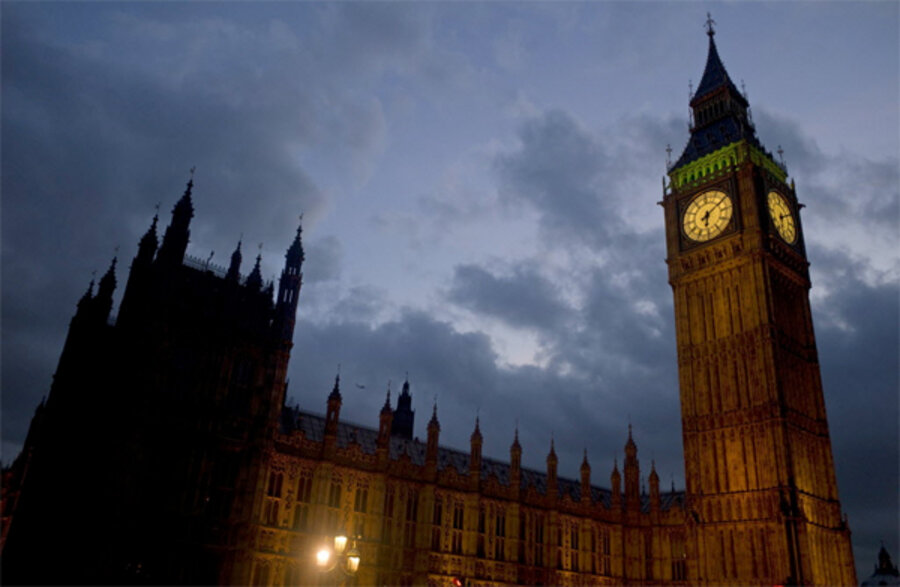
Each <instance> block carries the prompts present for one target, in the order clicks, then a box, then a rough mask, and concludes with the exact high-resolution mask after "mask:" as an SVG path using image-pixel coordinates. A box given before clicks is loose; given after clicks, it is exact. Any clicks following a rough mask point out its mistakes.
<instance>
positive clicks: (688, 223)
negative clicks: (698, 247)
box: [681, 190, 734, 242]
mask: <svg viewBox="0 0 900 587" xmlns="http://www.w3.org/2000/svg"><path fill="white" fill-rule="evenodd" d="M732 218H734V207H733V205H732V200H731V197H730V196H729V195H728V194H727V193H726V192H723V191H721V190H708V191H704V192H701V193H700V194H699V195H697V196H694V197H693V198H691V200H690V201H689V202H688V203H687V206H686V207H685V210H684V214H683V216H682V223H681V226H682V228H683V230H684V235H685V236H686V237H687V238H688V239H690V240H692V241H694V242H706V241H708V240H711V239H714V238H716V237H717V236H719V235H720V234H722V232H724V231H725V229H726V228H728V227H729V226H730V225H731V222H732Z"/></svg>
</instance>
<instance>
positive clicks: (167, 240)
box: [158, 169, 194, 265]
mask: <svg viewBox="0 0 900 587" xmlns="http://www.w3.org/2000/svg"><path fill="white" fill-rule="evenodd" d="M193 187H194V170H193V169H191V179H190V180H188V183H187V188H186V189H185V190H184V195H182V196H181V199H180V200H178V202H177V203H176V204H175V207H174V208H172V221H171V222H170V223H169V226H168V227H166V234H165V235H164V236H163V242H162V246H161V247H160V248H159V257H158V259H159V260H160V261H161V262H162V263H165V264H168V265H180V264H181V263H182V262H183V261H184V253H185V251H186V250H187V246H188V241H189V240H190V236H191V231H190V225H191V218H193V216H194V204H193V202H192V201H191V190H192V189H193Z"/></svg>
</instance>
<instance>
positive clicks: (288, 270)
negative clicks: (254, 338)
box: [276, 215, 305, 344]
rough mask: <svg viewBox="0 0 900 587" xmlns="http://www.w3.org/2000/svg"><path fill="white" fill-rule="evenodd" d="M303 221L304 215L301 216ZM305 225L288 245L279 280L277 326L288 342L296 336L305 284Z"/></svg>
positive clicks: (282, 336)
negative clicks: (303, 237) (295, 328)
mask: <svg viewBox="0 0 900 587" xmlns="http://www.w3.org/2000/svg"><path fill="white" fill-rule="evenodd" d="M300 222H301V223H302V222H303V216H302V215H301V216H300ZM302 235H303V225H302V224H300V225H298V226H297V235H296V236H295V237H294V242H292V243H291V246H290V247H288V250H287V252H286V253H285V255H284V268H283V269H282V270H281V278H280V279H279V280H278V298H277V303H276V327H277V328H278V329H279V331H280V335H281V339H282V340H283V341H285V342H287V343H288V344H290V343H291V341H292V340H293V338H294V324H295V322H296V318H297V301H298V299H299V297H300V287H301V286H302V285H303V273H302V272H301V268H302V267H303V260H304V258H305V257H304V255H303V240H302Z"/></svg>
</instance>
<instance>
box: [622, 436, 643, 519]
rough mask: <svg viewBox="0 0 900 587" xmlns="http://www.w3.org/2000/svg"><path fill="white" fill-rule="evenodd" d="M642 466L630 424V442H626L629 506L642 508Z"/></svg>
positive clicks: (626, 477) (626, 489)
mask: <svg viewBox="0 0 900 587" xmlns="http://www.w3.org/2000/svg"><path fill="white" fill-rule="evenodd" d="M640 499H641V468H640V465H639V463H638V459H637V445H636V444H635V443H634V439H633V438H632V436H631V424H629V425H628V442H626V443H625V503H626V504H627V505H628V507H629V508H640Z"/></svg>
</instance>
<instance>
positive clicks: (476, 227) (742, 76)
mask: <svg viewBox="0 0 900 587" xmlns="http://www.w3.org/2000/svg"><path fill="white" fill-rule="evenodd" d="M898 6H900V5H898V3H896V2H883V3H875V2H873V3H849V2H833V3H811V2H805V3H726V4H704V3H649V2H645V3H609V2H602V3H601V2H597V3H562V4H550V3H540V2H538V3H479V2H468V3H461V4H441V3H428V4H412V3H391V2H385V3H375V4H365V5H363V4H355V3H324V4H320V3H284V2H279V3H273V4H265V3H252V4H250V3H247V4H244V3H234V2H229V3H222V4H219V3H213V2H196V3H181V2H160V3H128V4H119V3H113V2H101V3H84V4H82V3H75V2H70V3H66V4H56V3H48V2H41V3H31V2H28V3H26V2H21V3H17V2H8V1H7V2H3V6H2V8H3V14H2V197H3V199H2V204H3V206H2V286H3V288H2V361H3V370H2V399H3V406H2V408H3V410H2V426H3V429H2V440H3V445H2V446H3V453H2V459H3V461H4V462H5V463H9V462H10V461H11V460H12V458H14V456H15V455H16V454H17V453H18V451H19V449H20V447H21V444H22V441H23V439H24V436H25V433H26V431H27V426H28V422H29V420H30V417H31V415H32V413H33V410H34V408H35V406H36V405H37V404H38V402H39V401H40V399H41V396H43V395H45V394H46V393H47V391H48V390H49V386H50V381H51V376H52V373H53V371H54V369H55V366H56V361H57V360H58V357H59V353H60V351H61V349H62V344H63V341H64V338H65V334H66V328H67V326H68V321H69V319H70V318H71V316H72V314H73V311H74V309H75V303H76V301H77V300H78V298H79V297H80V296H81V294H82V293H83V292H84V291H85V289H86V288H87V285H88V283H89V281H90V280H91V277H92V272H94V271H96V272H97V274H98V275H100V274H102V273H103V272H104V271H105V270H106V267H107V266H108V264H109V262H110V260H111V258H112V257H113V255H114V254H115V251H116V247H119V249H118V255H119V261H120V263H119V273H118V279H119V283H120V288H119V291H118V293H119V294H121V289H122V287H121V286H122V284H124V282H125V279H126V277H127V275H126V273H125V272H126V271H127V268H128V266H129V264H130V261H131V259H132V257H133V256H134V254H135V252H136V245H137V242H138V239H139V238H140V235H141V234H142V233H143V232H144V231H146V229H147V227H148V226H149V224H150V220H151V218H152V217H153V214H154V207H155V205H156V204H157V203H160V204H161V208H160V210H161V212H160V216H161V218H160V220H161V223H162V224H163V226H165V225H166V224H167V223H168V220H169V218H170V211H171V208H172V206H173V205H174V203H175V201H176V200H177V198H178V197H179V196H180V195H181V193H182V191H183V189H184V184H185V182H186V181H187V179H188V175H189V169H190V168H191V167H192V166H196V167H197V171H196V174H195V188H194V205H195V209H196V215H195V219H194V221H193V224H192V226H191V231H192V234H191V245H190V248H189V251H188V252H189V254H191V255H194V256H197V257H200V258H202V259H206V258H207V257H209V255H210V253H213V259H212V262H213V263H219V264H226V262H227V259H228V258H229V255H230V253H231V251H232V250H233V249H234V247H235V245H236V243H237V241H238V239H239V238H243V243H244V249H243V250H244V259H245V265H244V267H243V271H244V273H246V272H247V271H249V269H250V263H251V262H252V257H253V256H255V254H256V251H257V247H258V243H261V252H262V256H263V269H264V271H263V273H264V275H265V277H266V278H267V279H271V278H274V277H275V276H276V275H277V274H278V272H279V271H280V267H281V263H282V262H283V258H284V257H283V255H284V251H285V249H286V248H287V246H288V245H289V244H290V242H291V240H292V238H293V234H294V231H295V229H296V225H297V217H298V215H299V214H300V213H301V212H302V213H303V214H304V215H305V216H304V237H305V247H306V258H307V262H306V265H305V267H304V273H305V280H304V281H305V285H304V288H303V291H302V293H301V299H300V308H299V312H298V322H297V330H296V334H295V337H294V343H295V347H294V351H293V356H292V360H291V366H290V388H289V392H288V393H289V396H290V402H291V403H292V404H294V403H297V404H299V405H300V406H301V407H302V408H304V409H308V410H312V411H316V412H324V408H325V398H326V396H327V394H328V392H329V391H330V389H331V385H332V382H333V378H334V375H335V372H336V370H337V365H338V364H339V363H340V364H341V375H342V381H343V397H344V406H343V409H342V412H341V415H342V417H344V418H346V419H348V420H351V421H354V422H357V423H360V424H363V425H368V426H372V427H374V426H375V425H376V424H377V417H378V409H379V408H380V406H381V404H382V403H383V401H384V393H385V390H386V388H387V386H388V382H392V383H391V385H392V386H393V388H394V389H395V390H397V389H398V388H399V387H400V385H401V384H402V381H403V379H404V378H405V374H406V373H407V372H408V373H409V380H410V382H411V385H412V393H413V407H414V409H415V410H416V412H417V419H416V428H415V434H416V435H418V436H420V437H422V438H424V436H425V425H426V423H427V420H428V417H429V414H430V412H431V409H432V405H433V403H434V401H435V398H436V399H437V405H438V414H439V419H440V421H441V426H442V430H441V441H442V444H445V445H449V446H452V447H456V448H459V449H463V450H468V445H469V444H468V439H469V435H470V434H471V431H472V429H473V425H474V421H475V417H476V414H479V415H480V418H481V423H482V427H481V428H482V431H483V432H484V435H485V444H484V451H485V455H486V456H490V457H494V458H500V459H507V458H508V454H509V453H508V447H509V444H510V443H511V441H512V438H513V431H514V429H515V426H516V423H517V422H518V427H519V431H520V438H521V440H522V445H523V452H524V455H523V459H524V461H525V464H526V465H527V466H530V467H534V468H538V469H543V468H544V467H545V464H544V462H545V457H546V454H547V451H548V449H549V446H550V439H551V436H552V437H554V438H555V444H556V450H557V453H558V454H559V470H560V475H561V476H566V477H570V478H577V476H578V467H579V465H580V463H581V454H582V451H583V450H584V449H585V448H586V449H587V451H588V455H589V459H590V462H591V465H592V471H593V473H592V479H593V481H594V483H596V484H600V485H604V486H608V485H609V474H610V472H611V469H612V465H613V459H614V458H616V457H617V456H618V458H619V461H620V462H621V458H622V447H623V445H624V443H625V440H626V435H627V424H628V422H629V420H630V422H631V423H632V424H633V426H634V435H635V440H636V442H637V445H638V449H639V457H640V459H641V464H642V467H643V472H644V474H646V473H647V472H648V471H649V466H650V461H651V459H653V460H655V462H656V469H657V471H658V472H659V474H660V476H661V479H662V480H663V485H664V486H666V487H667V486H669V485H670V483H672V482H674V483H675V485H676V486H677V487H679V488H681V487H683V486H684V481H683V470H684V466H683V462H682V453H681V429H680V419H679V402H678V388H677V374H676V355H675V340H674V330H673V310H672V300H671V290H670V288H669V286H668V284H667V274H666V266H665V262H664V259H665V250H664V235H663V214H662V209H661V208H660V207H658V206H657V205H656V203H657V202H658V201H659V200H660V199H661V197H662V191H661V185H662V177H663V175H664V173H665V165H666V145H667V144H669V145H671V146H672V148H673V150H674V152H673V158H677V156H678V155H679V154H680V152H681V149H682V148H683V146H684V144H685V142H686V140H687V137H688V126H687V125H688V91H689V83H690V82H691V81H692V82H693V84H694V87H696V84H697V82H698V81H699V79H700V76H701V74H702V72H703V66H704V64H705V61H706V54H707V37H706V35H705V34H704V27H703V23H704V20H705V19H706V12H707V11H708V10H709V11H711V12H712V16H713V18H714V19H715V20H716V22H717V27H716V28H717V36H716V41H717V44H718V48H719V53H720V55H721V57H722V60H723V61H724V63H725V66H726V68H727V69H728V71H729V73H730V74H731V77H732V79H734V81H735V82H736V83H737V84H738V85H740V84H741V83H742V81H743V82H744V83H745V87H746V91H747V93H748V96H749V99H750V102H751V106H752V112H753V118H754V120H755V122H756V125H757V130H758V133H759V135H760V138H761V140H762V142H763V143H764V144H765V145H766V146H767V147H768V148H769V150H771V151H773V152H774V151H775V150H776V149H777V148H778V146H779V145H780V146H782V147H783V149H784V160H785V162H786V164H787V166H788V169H789V172H790V175H791V177H792V178H794V179H795V180H796V184H797V193H798V196H799V198H800V200H801V202H803V203H804V204H806V207H805V208H804V209H803V217H802V221H803V224H804V228H805V231H804V233H805V236H806V239H807V247H808V253H809V257H810V261H811V263H812V277H813V290H812V294H811V295H812V300H813V314H814V320H815V326H816V332H817V335H818V347H819V355H820V360H821V363H822V375H823V380H824V387H825V399H826V404H827V407H828V413H829V420H830V429H831V433H832V443H833V448H834V453H835V462H836V468H837V473H838V479H839V487H840V493H841V499H842V502H843V506H844V509H845V510H846V512H847V514H848V516H849V519H850V525H851V528H852V529H853V532H854V546H855V548H856V556H857V567H858V568H859V569H860V575H861V576H860V578H863V577H864V576H867V575H868V574H869V573H870V572H871V565H872V564H873V563H874V562H875V553H876V552H877V549H878V547H879V542H880V541H882V540H883V541H884V543H885V545H886V546H887V547H888V549H889V550H890V551H891V553H892V554H893V555H894V557H895V558H898V557H900V552H898V535H897V533H898V530H897V520H898V504H897V500H898V461H900V455H898V355H900V349H898V327H900V322H898V295H900V294H898V283H900V261H898V254H897V252H898V249H900V246H898V245H900V243H898V234H900V230H898V228H900V227H898V183H900V178H898V150H900V147H898V128H900V121H898V103H900V96H898V47H900V43H898V16H900V15H898ZM114 312H115V309H114ZM122 391H123V393H127V387H123V390H122ZM395 397H396V394H395Z"/></svg>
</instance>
